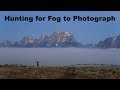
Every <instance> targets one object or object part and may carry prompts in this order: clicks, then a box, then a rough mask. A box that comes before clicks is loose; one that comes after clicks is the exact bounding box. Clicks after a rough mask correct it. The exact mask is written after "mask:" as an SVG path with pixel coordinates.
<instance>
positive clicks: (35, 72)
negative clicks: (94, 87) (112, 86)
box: [0, 66, 120, 79]
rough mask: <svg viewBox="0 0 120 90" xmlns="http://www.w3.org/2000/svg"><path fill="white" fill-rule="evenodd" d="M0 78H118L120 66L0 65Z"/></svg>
mask: <svg viewBox="0 0 120 90" xmlns="http://www.w3.org/2000/svg"><path fill="white" fill-rule="evenodd" d="M0 79H120V66H86V67H80V66H79V67H27V66H26V67H23V66H0Z"/></svg>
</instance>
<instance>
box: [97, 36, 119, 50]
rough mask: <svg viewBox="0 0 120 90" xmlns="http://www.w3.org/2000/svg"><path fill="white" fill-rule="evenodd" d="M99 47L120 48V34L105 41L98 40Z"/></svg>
mask: <svg viewBox="0 0 120 90" xmlns="http://www.w3.org/2000/svg"><path fill="white" fill-rule="evenodd" d="M97 47H99V48H120V35H118V36H113V37H108V38H106V39H105V40H103V41H100V42H98V44H97Z"/></svg>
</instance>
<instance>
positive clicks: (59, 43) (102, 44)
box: [0, 30, 120, 48]
mask: <svg viewBox="0 0 120 90" xmlns="http://www.w3.org/2000/svg"><path fill="white" fill-rule="evenodd" d="M0 47H88V48H120V35H119V36H114V37H108V38H106V39H104V40H103V41H99V42H98V43H97V44H86V45H83V44H82V43H81V42H78V41H77V40H76V39H75V37H74V35H73V34H71V33H69V32H62V31H59V30H57V31H54V32H53V33H52V34H50V35H45V34H42V35H41V36H40V37H39V38H33V37H32V36H24V37H23V38H22V39H21V40H20V41H15V42H11V41H9V40H7V41H6V42H1V43H0Z"/></svg>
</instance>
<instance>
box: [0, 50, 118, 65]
mask: <svg viewBox="0 0 120 90" xmlns="http://www.w3.org/2000/svg"><path fill="white" fill-rule="evenodd" d="M36 61H39V64H40V65H48V66H51V65H74V64H115V65H120V49H84V48H0V64H23V65H32V66H33V65H36Z"/></svg>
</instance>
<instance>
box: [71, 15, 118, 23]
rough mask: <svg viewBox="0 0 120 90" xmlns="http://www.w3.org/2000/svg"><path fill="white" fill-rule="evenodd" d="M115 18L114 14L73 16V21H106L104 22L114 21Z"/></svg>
mask: <svg viewBox="0 0 120 90" xmlns="http://www.w3.org/2000/svg"><path fill="white" fill-rule="evenodd" d="M115 20H116V18H115V17H114V16H110V17H90V16H86V17H81V16H73V21H94V22H99V21H106V22H109V21H115Z"/></svg>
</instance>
